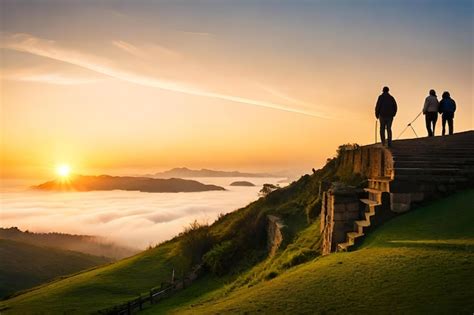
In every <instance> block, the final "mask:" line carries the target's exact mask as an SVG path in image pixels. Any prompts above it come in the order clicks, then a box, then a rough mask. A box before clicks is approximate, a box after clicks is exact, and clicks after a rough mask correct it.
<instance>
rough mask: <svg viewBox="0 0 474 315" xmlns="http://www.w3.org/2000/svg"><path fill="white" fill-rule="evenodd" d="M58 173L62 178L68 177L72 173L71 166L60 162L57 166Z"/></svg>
mask: <svg viewBox="0 0 474 315" xmlns="http://www.w3.org/2000/svg"><path fill="white" fill-rule="evenodd" d="M56 174H58V176H59V177H61V178H66V177H68V176H69V175H70V174H71V167H70V166H69V165H67V164H60V165H58V166H57V167H56Z"/></svg>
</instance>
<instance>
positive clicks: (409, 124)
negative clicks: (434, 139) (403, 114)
mask: <svg viewBox="0 0 474 315" xmlns="http://www.w3.org/2000/svg"><path fill="white" fill-rule="evenodd" d="M421 113H423V111H421V112H419V113H418V115H416V117H415V119H413V120H412V121H411V122H410V123H408V125H407V126H406V127H405V129H403V130H402V132H400V134H399V135H398V137H397V140H398V139H399V138H400V137H401V136H402V134H403V133H404V132H405V130H407V129H408V127H411V129H412V130H413V132H414V133H415V135H416V137H417V138H418V135H417V134H416V131H415V129H414V128H413V126H412V125H411V124H413V123H414V122H415V121H416V120H417V119H418V117H420V115H421Z"/></svg>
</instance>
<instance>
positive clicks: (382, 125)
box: [379, 117, 386, 145]
mask: <svg viewBox="0 0 474 315" xmlns="http://www.w3.org/2000/svg"><path fill="white" fill-rule="evenodd" d="M379 123H380V141H381V142H382V145H385V128H386V124H385V123H386V121H385V119H384V118H382V117H380V119H379Z"/></svg>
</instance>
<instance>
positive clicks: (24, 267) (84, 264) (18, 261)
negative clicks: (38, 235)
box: [0, 239, 111, 297]
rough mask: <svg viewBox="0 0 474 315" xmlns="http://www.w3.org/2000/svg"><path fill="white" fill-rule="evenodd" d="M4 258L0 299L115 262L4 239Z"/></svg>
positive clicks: (0, 263)
mask: <svg viewBox="0 0 474 315" xmlns="http://www.w3.org/2000/svg"><path fill="white" fill-rule="evenodd" d="M0 256H1V258H0V297H2V296H7V295H10V294H12V293H14V292H16V291H20V290H25V289H28V288H31V287H33V286H36V285H39V284H41V283H44V282H47V281H51V280H53V279H54V278H58V277H60V276H66V275H68V274H73V273H76V272H78V271H80V270H84V269H89V268H91V267H93V266H97V265H103V264H105V263H108V262H110V261H111V259H108V258H105V257H98V256H92V255H87V254H83V253H79V252H73V251H68V250H60V249H55V248H50V247H44V246H35V245H31V244H26V243H23V242H18V241H12V240H5V239H0Z"/></svg>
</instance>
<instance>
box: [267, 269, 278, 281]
mask: <svg viewBox="0 0 474 315" xmlns="http://www.w3.org/2000/svg"><path fill="white" fill-rule="evenodd" d="M277 276H278V272H276V271H275V270H272V271H270V272H268V273H267V274H266V275H265V280H271V279H273V278H276V277H277Z"/></svg>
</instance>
